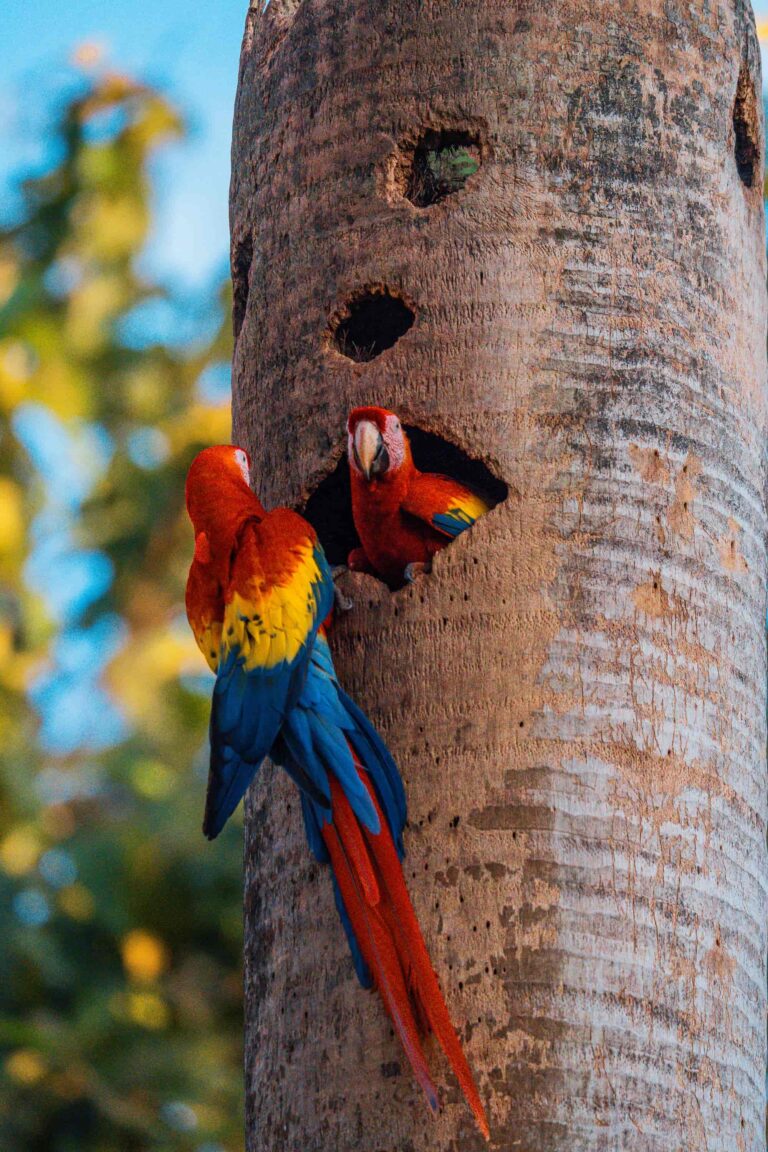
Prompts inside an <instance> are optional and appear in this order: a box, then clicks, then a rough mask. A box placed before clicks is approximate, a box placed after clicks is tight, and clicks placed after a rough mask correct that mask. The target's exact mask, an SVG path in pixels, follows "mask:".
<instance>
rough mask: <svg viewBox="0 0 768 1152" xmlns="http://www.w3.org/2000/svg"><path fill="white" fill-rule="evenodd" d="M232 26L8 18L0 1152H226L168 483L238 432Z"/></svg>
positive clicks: (237, 856)
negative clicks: (233, 384)
mask: <svg viewBox="0 0 768 1152" xmlns="http://www.w3.org/2000/svg"><path fill="white" fill-rule="evenodd" d="M246 8H247V0H218V2H217V3H216V4H208V5H206V4H197V5H191V6H190V5H189V4H182V3H181V2H180V0H162V3H157V2H156V3H154V4H150V3H148V2H147V0H132V2H130V3H129V2H128V0H111V2H110V3H109V4H108V5H105V4H103V3H102V2H101V0H99V2H97V0H68V2H67V3H63V4H62V3H61V0H33V2H31V3H30V0H2V3H1V4H0V44H1V45H2V50H1V55H2V68H1V69H0V915H1V917H2V920H1V922H0V1149H2V1150H3V1152H239V1150H241V1149H242V1147H243V1136H242V1115H243V1107H242V1076H241V1063H242V1059H241V1057H242V991H241V968H242V962H241V948H242V926H241V867H242V860H241V856H242V845H241V840H242V837H241V828H240V824H239V817H238V819H236V820H233V821H232V822H231V823H230V825H229V826H228V827H227V829H226V830H225V832H224V833H223V834H222V836H221V838H220V839H219V840H218V841H217V842H216V844H215V845H209V844H208V843H207V842H206V841H205V840H204V839H203V837H202V835H201V833H200V823H201V817H202V801H203V791H204V786H205V778H206V774H207V763H206V740H205V728H206V718H207V709H208V695H209V692H210V687H211V681H210V676H209V674H208V673H207V672H206V670H205V666H204V665H203V662H202V659H201V658H200V657H199V655H198V653H197V650H196V649H195V647H194V644H193V642H192V640H191V636H190V635H189V633H188V629H187V625H186V621H185V618H184V610H183V588H184V580H185V575H186V567H187V564H188V562H189V557H190V551H191V545H192V539H191V530H190V529H189V528H188V526H187V523H186V520H185V515H184V511H183V484H184V475H185V472H186V469H187V466H188V464H189V462H190V460H191V458H192V456H193V455H194V454H195V452H196V451H197V450H198V449H199V448H201V447H202V446H204V445H206V444H209V443H214V442H217V441H222V440H228V439H229V358H230V353H231V343H230V322H229V302H230V290H229V281H228V258H227V252H228V237H227V186H228V181H229V143H230V127H231V117H232V106H233V101H234V92H235V83H236V78H237V62H238V53H239V47H240V38H241V34H242V28H243V24H244V20H245V12H246ZM756 13H757V16H758V22H759V26H760V33H761V37H763V38H764V40H765V41H766V42H768V0H767V2H766V3H765V4H761V5H758V6H757V9H756Z"/></svg>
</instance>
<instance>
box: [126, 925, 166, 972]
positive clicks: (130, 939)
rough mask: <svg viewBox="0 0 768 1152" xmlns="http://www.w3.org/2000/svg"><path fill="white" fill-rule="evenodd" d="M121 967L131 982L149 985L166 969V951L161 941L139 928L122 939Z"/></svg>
mask: <svg viewBox="0 0 768 1152" xmlns="http://www.w3.org/2000/svg"><path fill="white" fill-rule="evenodd" d="M121 951H122V955H123V966H124V967H125V970H126V972H127V973H128V975H129V977H130V978H131V979H132V980H138V981H140V982H142V983H149V982H151V981H152V980H157V978H158V976H161V975H162V974H163V972H164V971H165V970H166V968H167V967H168V963H169V960H170V957H169V954H168V949H167V947H166V945H165V944H164V943H163V941H162V940H160V939H158V937H157V936H153V935H152V934H151V933H150V932H144V931H142V929H141V928H136V929H134V931H133V932H129V933H128V935H127V936H125V937H123V943H122V948H121Z"/></svg>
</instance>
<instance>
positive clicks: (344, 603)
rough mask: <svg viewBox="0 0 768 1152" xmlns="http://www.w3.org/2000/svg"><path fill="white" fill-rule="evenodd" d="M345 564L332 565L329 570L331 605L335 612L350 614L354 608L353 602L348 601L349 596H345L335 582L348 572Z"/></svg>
mask: <svg viewBox="0 0 768 1152" xmlns="http://www.w3.org/2000/svg"><path fill="white" fill-rule="evenodd" d="M348 571H349V569H348V568H347V566H346V564H334V566H333V568H331V577H332V579H333V604H334V607H335V609H336V611H337V612H350V611H351V610H352V609H353V608H354V606H355V602H354V600H350V598H349V596H345V595H344V593H343V592H342V590H341V588H339V586H338V584H337V583H336V581H337V580H338V578H339V576H343V575H344V573H345V572H348Z"/></svg>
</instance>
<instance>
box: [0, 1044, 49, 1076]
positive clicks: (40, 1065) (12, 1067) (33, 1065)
mask: <svg viewBox="0 0 768 1152" xmlns="http://www.w3.org/2000/svg"><path fill="white" fill-rule="evenodd" d="M5 1070H6V1072H7V1073H8V1075H9V1076H10V1077H11V1079H13V1080H16V1081H18V1083H19V1084H37V1083H38V1082H39V1081H40V1080H42V1078H43V1076H45V1071H46V1064H45V1061H44V1060H43V1058H42V1056H41V1055H40V1053H39V1052H35V1051H34V1049H33V1048H17V1049H16V1051H15V1052H12V1053H11V1055H10V1056H9V1057H8V1058H7V1060H6V1061H5Z"/></svg>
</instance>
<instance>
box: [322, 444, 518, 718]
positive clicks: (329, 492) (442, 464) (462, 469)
mask: <svg viewBox="0 0 768 1152" xmlns="http://www.w3.org/2000/svg"><path fill="white" fill-rule="evenodd" d="M403 427H404V428H405V432H406V434H407V436H408V439H409V440H410V444H411V451H412V452H413V459H414V463H415V464H416V467H417V468H418V469H419V470H420V471H421V472H439V473H441V474H442V475H445V476H450V477H452V478H453V479H454V480H458V481H459V482H460V483H461V484H465V485H466V486H467V487H468V488H471V489H472V491H473V492H476V493H477V495H478V496H481V497H482V498H483V499H484V500H485V502H486V504H488V505H490V507H491V508H495V507H496V505H497V504H500V503H501V502H502V500H505V499H506V498H507V495H508V493H509V489H508V488H507V485H506V484H505V483H504V481H503V480H499V479H498V477H497V476H494V474H493V473H492V472H491V470H490V469H489V468H487V467H486V465H485V464H483V462H482V461H481V460H473V459H472V457H471V456H467V454H466V452H463V451H462V449H461V448H459V447H458V446H457V445H456V444H451V442H450V441H449V440H444V439H443V438H442V436H436V435H435V434H434V433H432V432H425V431H423V429H421V428H416V427H414V426H413V425H410V424H404V425H403ZM345 449H346V441H345ZM301 511H302V513H303V515H304V516H306V518H307V520H309V522H310V524H311V525H312V527H313V528H314V529H315V531H316V532H317V534H318V536H319V537H320V543H321V544H322V546H323V548H324V550H325V555H326V557H327V558H328V563H329V564H332V565H336V564H346V562H347V557H348V556H349V553H350V552H351V551H352V550H353V548H359V547H360V540H359V538H358V535H357V531H356V530H355V523H354V520H353V519H352V490H351V485H350V480H349V463H348V461H347V455H346V451H345V452H344V454H343V455H342V457H341V459H340V460H339V462H338V464H337V465H336V467H335V468H334V469H333V471H332V472H330V473H329V474H328V475H327V476H326V477H325V479H324V480H321V481H320V483H319V484H318V486H317V488H315V490H314V492H312V493H311V495H310V496H309V498H308V500H307V502H306V504H305V505H304V507H303V508H302V509H301ZM473 560H474V562H475V563H477V558H476V557H473ZM399 586H402V585H399ZM373 606H374V601H373V600H370V601H369V607H371V608H373ZM419 730H420V731H422V729H419Z"/></svg>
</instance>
